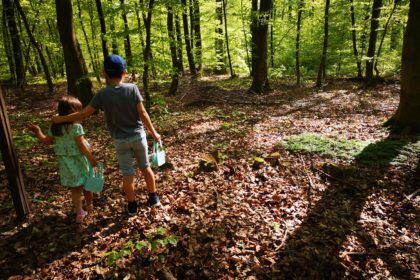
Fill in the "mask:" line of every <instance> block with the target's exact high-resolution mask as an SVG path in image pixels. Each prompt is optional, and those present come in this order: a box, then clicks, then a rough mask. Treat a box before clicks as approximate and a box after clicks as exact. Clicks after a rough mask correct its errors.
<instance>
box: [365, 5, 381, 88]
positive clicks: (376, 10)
mask: <svg viewBox="0 0 420 280" xmlns="http://www.w3.org/2000/svg"><path fill="white" fill-rule="evenodd" d="M381 8H382V0H373V4H372V17H371V19H370V35H369V47H368V51H367V54H366V56H367V60H366V81H365V84H366V85H369V84H371V83H372V82H373V66H374V60H375V52H376V39H377V37H378V27H379V17H380V15H381Z"/></svg>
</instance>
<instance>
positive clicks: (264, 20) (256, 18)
mask: <svg viewBox="0 0 420 280" xmlns="http://www.w3.org/2000/svg"><path fill="white" fill-rule="evenodd" d="M256 2H257V0H253V1H252V7H253V20H252V27H251V32H252V52H253V55H252V60H253V62H252V85H251V88H250V89H249V92H251V93H263V92H264V91H267V90H268V89H269V83H268V73H267V71H268V69H267V34H268V19H269V18H270V8H271V0H261V2H260V9H259V11H258V5H257V3H256Z"/></svg>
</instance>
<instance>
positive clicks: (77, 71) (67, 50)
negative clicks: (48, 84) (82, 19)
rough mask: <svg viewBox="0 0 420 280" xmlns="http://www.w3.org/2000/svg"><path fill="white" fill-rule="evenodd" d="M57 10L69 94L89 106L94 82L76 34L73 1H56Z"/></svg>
mask: <svg viewBox="0 0 420 280" xmlns="http://www.w3.org/2000/svg"><path fill="white" fill-rule="evenodd" d="M55 8H56V13H57V27H58V31H59V34H60V41H61V45H62V47H63V53H64V60H65V64H66V73H67V88H68V93H69V94H71V95H74V96H76V97H77V98H79V99H80V101H81V102H82V103H83V105H87V104H88V103H89V102H90V100H91V99H92V97H93V92H92V82H91V81H90V79H89V76H88V72H87V68H86V64H85V60H84V58H83V54H82V53H81V52H80V48H79V47H78V43H77V39H76V34H75V32H74V25H73V8H72V3H71V0H55Z"/></svg>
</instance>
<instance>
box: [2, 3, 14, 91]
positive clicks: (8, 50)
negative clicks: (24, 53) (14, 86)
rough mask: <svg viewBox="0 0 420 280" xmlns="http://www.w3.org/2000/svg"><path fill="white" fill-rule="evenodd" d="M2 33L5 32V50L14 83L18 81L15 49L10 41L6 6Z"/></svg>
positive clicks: (3, 12) (3, 11)
mask: <svg viewBox="0 0 420 280" xmlns="http://www.w3.org/2000/svg"><path fill="white" fill-rule="evenodd" d="M2 34H3V46H4V51H5V53H6V57H7V62H8V64H9V72H10V81H11V82H12V83H16V70H15V63H14V61H13V51H12V46H11V43H10V34H9V30H8V26H7V21H6V14H5V10H4V7H3V10H2Z"/></svg>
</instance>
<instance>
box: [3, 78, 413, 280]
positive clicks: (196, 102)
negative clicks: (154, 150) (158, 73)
mask: <svg viewBox="0 0 420 280" xmlns="http://www.w3.org/2000/svg"><path fill="white" fill-rule="evenodd" d="M249 83H250V81H249V80H248V79H239V78H238V79H233V80H229V79H224V78H219V79H214V78H202V79H200V80H199V81H197V82H194V83H193V82H189V81H186V80H183V82H182V84H181V86H180V92H179V93H178V94H177V95H176V96H174V97H171V98H163V97H161V96H160V97H159V96H155V100H156V103H155V105H154V106H153V108H152V115H151V116H152V119H153V121H154V123H155V125H156V127H157V128H158V131H159V132H160V133H161V135H162V139H163V143H164V147H165V150H166V154H167V160H168V164H165V165H164V166H163V167H161V168H155V171H156V176H157V186H158V190H159V194H160V196H161V202H162V204H163V207H162V208H161V209H151V208H149V207H148V206H147V204H146V201H147V192H146V190H145V187H144V185H145V184H144V181H143V179H142V178H141V176H139V177H138V178H139V179H138V181H137V183H138V188H137V199H138V201H139V203H140V207H139V211H138V215H137V216H134V217H128V215H127V214H126V211H125V200H124V195H123V193H122V191H121V188H120V183H121V175H120V174H119V171H118V166H117V162H116V157H115V152H114V148H113V145H112V141H111V139H110V137H109V135H108V133H107V131H106V128H105V126H104V121H103V114H102V113H99V114H97V115H95V116H93V117H92V118H90V119H89V120H87V121H85V122H84V123H83V126H84V127H85V129H86V138H87V139H88V141H89V143H90V144H91V146H92V148H93V150H94V154H95V156H96V157H97V158H98V159H100V160H101V161H103V162H104V165H105V177H106V183H105V187H104V191H103V192H101V193H100V194H98V195H96V196H95V199H94V203H95V210H94V212H93V213H92V214H90V215H89V216H88V219H87V220H86V222H85V223H84V224H83V225H82V226H78V225H76V224H75V223H74V218H75V217H74V214H73V210H72V207H71V201H70V199H69V194H68V191H67V189H65V188H63V187H61V186H60V184H59V178H58V174H57V164H56V162H55V159H54V155H53V152H52V149H51V147H45V146H42V145H41V144H39V143H37V142H36V141H35V140H34V138H32V137H30V136H28V134H27V131H26V130H25V125H26V124H27V123H28V122H36V123H40V124H42V126H43V127H44V128H47V127H48V125H49V118H50V117H51V116H52V115H54V114H55V108H54V106H55V103H54V100H53V98H51V97H48V96H47V95H46V94H44V92H46V89H45V87H44V86H28V88H27V89H26V90H25V92H22V91H20V90H16V89H13V88H7V87H6V88H4V92H5V93H6V103H7V105H8V112H9V118H10V122H11V126H12V128H13V133H14V138H15V143H16V145H17V149H18V153H19V159H20V162H21V168H22V171H23V174H24V177H25V183H26V189H27V194H28V199H29V202H30V209H31V215H30V217H29V218H28V219H27V220H26V221H24V222H23V223H17V222H16V221H15V216H14V215H15V214H14V208H13V204H12V200H11V198H10V194H9V191H8V189H7V188H6V186H7V184H8V183H7V177H6V174H5V169H4V166H2V165H0V184H1V188H0V216H1V218H0V235H1V239H0V246H1V250H0V267H1V269H0V279H76V278H77V279H171V278H170V277H171V276H174V277H176V278H177V279H361V278H365V279H390V278H391V279H420V267H419V265H420V260H419V259H420V255H419V251H420V237H419V232H420V227H419V224H420V223H419V218H420V215H419V210H420V198H419V196H418V192H417V193H416V191H417V190H418V189H419V183H418V182H419V180H418V179H419V177H420V175H419V173H420V172H419V170H420V168H419V167H418V162H419V154H420V142H418V140H419V138H418V137H413V136H407V135H391V134H390V133H389V131H387V130H386V129H385V128H384V127H383V126H382V124H383V123H384V121H386V120H387V119H388V118H389V117H390V116H392V114H393V112H394V111H395V110H396V108H397V106H398V101H399V91H400V87H399V84H398V83H390V84H383V85H379V86H377V87H375V88H371V89H362V88H360V85H359V84H356V83H353V82H351V81H348V80H334V81H330V82H329V83H328V84H327V85H325V86H324V87H323V88H321V89H315V88H313V87H309V86H305V87H301V88H296V87H294V86H291V85H290V84H288V83H286V82H277V83H273V84H272V85H271V86H272V91H271V92H270V93H269V94H266V95H250V94H247V93H246V90H247V88H248V87H249ZM65 88H66V86H65V85H64V84H60V85H57V86H56V90H57V92H58V93H57V96H58V95H60V94H63V93H64V92H65ZM166 88H167V87H165V86H162V85H160V86H155V89H154V91H155V92H158V91H163V90H165V89H166ZM149 138H150V137H149ZM149 140H150V139H149ZM149 144H150V142H149Z"/></svg>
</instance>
